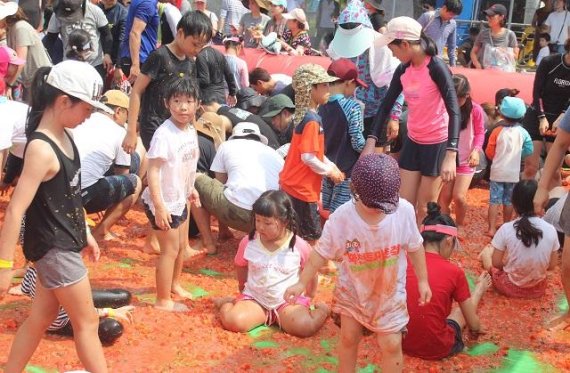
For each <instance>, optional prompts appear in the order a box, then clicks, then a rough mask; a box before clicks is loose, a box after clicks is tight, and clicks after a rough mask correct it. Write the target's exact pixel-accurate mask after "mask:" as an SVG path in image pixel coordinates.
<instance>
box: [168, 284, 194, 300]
mask: <svg viewBox="0 0 570 373" xmlns="http://www.w3.org/2000/svg"><path fill="white" fill-rule="evenodd" d="M171 292H172V294H176V295H178V296H179V297H182V298H185V299H190V300H193V299H194V296H193V295H192V293H190V292H189V291H187V290H186V289H184V288H183V287H182V286H181V285H172V290H171Z"/></svg>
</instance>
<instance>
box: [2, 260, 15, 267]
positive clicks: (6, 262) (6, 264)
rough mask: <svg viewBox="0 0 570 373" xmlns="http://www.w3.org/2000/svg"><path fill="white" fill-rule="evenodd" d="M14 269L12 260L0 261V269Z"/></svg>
mask: <svg viewBox="0 0 570 373" xmlns="http://www.w3.org/2000/svg"><path fill="white" fill-rule="evenodd" d="M12 268H14V261H13V260H4V259H0V269H12Z"/></svg>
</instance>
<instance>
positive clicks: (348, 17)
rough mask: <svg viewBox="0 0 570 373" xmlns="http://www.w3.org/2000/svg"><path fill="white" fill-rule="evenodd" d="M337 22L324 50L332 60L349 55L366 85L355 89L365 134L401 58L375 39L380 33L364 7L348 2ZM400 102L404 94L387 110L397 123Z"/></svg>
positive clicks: (370, 125) (392, 119)
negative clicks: (362, 110)
mask: <svg viewBox="0 0 570 373" xmlns="http://www.w3.org/2000/svg"><path fill="white" fill-rule="evenodd" d="M338 23H339V27H338V30H337V32H336V34H335V36H334V39H333V40H332V42H331V44H330V47H329V49H328V50H327V52H328V54H329V56H331V58H332V59H333V60H337V59H339V58H349V59H350V60H351V61H352V62H353V63H354V64H355V65H356V67H357V69H358V78H359V79H360V80H362V81H363V82H364V83H365V84H366V85H367V86H368V88H364V87H359V88H358V89H357V90H356V98H357V99H358V100H359V101H361V102H362V103H363V104H364V136H365V137H366V136H367V135H368V134H369V133H370V131H371V129H372V126H373V121H374V116H375V115H376V113H377V112H378V109H379V108H380V105H381V104H382V102H383V101H384V99H385V97H386V94H387V92H388V86H389V84H390V81H391V79H392V76H393V74H394V71H395V70H396V68H397V67H398V66H399V64H400V61H398V59H396V58H395V57H394V56H393V55H392V52H391V51H390V49H389V48H388V47H387V46H385V45H379V44H378V43H377V40H379V39H378V37H379V36H380V34H378V33H377V32H375V31H374V30H373V29H372V25H371V24H370V19H369V18H368V16H367V14H366V11H365V9H364V8H363V7H362V5H360V4H359V3H358V2H352V3H350V4H349V5H348V6H347V7H346V8H345V9H344V10H343V11H342V12H341V14H340V17H339V19H338ZM403 103H404V96H403V95H400V96H399V97H398V99H397V100H396V102H395V103H394V106H393V108H392V111H391V113H390V119H389V120H390V122H398V123H399V121H400V117H401V115H402V105H403ZM398 123H394V125H397V124H398Z"/></svg>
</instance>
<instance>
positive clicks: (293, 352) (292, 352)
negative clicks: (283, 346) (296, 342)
mask: <svg viewBox="0 0 570 373" xmlns="http://www.w3.org/2000/svg"><path fill="white" fill-rule="evenodd" d="M310 355H311V350H309V349H308V348H304V347H293V348H290V349H288V350H287V351H285V357H286V358H287V357H291V356H305V357H307V356H310Z"/></svg>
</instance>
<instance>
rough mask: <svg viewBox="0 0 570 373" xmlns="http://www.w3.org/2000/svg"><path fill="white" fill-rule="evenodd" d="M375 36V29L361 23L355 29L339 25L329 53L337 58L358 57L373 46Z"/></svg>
mask: <svg viewBox="0 0 570 373" xmlns="http://www.w3.org/2000/svg"><path fill="white" fill-rule="evenodd" d="M374 37H375V32H374V30H372V29H371V28H368V27H366V26H364V25H359V26H357V27H355V28H353V29H345V28H343V27H342V26H339V27H338V28H337V30H336V32H335V34H334V39H333V40H332V41H331V44H330V45H329V55H332V56H335V57H336V58H339V57H342V58H354V57H358V56H360V55H361V54H362V53H364V52H365V51H366V50H367V49H369V48H370V47H371V46H372V43H373V42H374Z"/></svg>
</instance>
